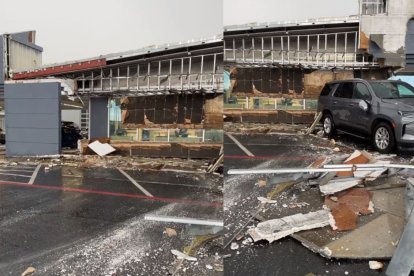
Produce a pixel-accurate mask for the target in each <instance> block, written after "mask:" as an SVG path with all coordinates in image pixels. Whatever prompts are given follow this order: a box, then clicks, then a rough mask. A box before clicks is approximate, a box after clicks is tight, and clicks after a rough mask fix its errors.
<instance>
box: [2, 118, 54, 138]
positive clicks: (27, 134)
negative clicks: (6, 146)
mask: <svg viewBox="0 0 414 276" xmlns="http://www.w3.org/2000/svg"><path fill="white" fill-rule="evenodd" d="M10 121H13V117H10V116H8V118H7V121H6V127H7V139H6V141H7V143H9V142H19V143H28V144H30V143H33V142H35V143H36V144H38V143H40V144H56V124H55V125H54V126H55V127H54V128H53V127H52V126H51V125H49V126H48V127H49V128H47V129H46V128H42V126H41V127H36V126H33V127H30V128H29V127H26V128H14V127H10V125H12V124H10V123H9V122H10ZM43 127H44V126H43Z"/></svg>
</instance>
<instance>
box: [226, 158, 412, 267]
mask: <svg viewBox="0 0 414 276" xmlns="http://www.w3.org/2000/svg"><path fill="white" fill-rule="evenodd" d="M394 157H395V156H392V155H380V154H375V155H372V154H370V153H368V152H366V151H358V150H356V151H354V152H353V153H352V154H348V155H343V156H338V155H334V156H329V157H324V158H320V159H318V160H316V161H315V162H314V163H313V164H312V165H310V166H309V167H306V168H283V169H274V170H273V169H263V170H262V169H254V170H229V172H228V174H230V175H231V174H257V175H258V176H260V178H258V179H260V180H259V182H256V184H255V185H256V186H258V184H257V183H262V182H264V183H265V182H266V180H262V179H263V175H266V174H272V175H279V174H285V175H290V176H291V180H292V181H290V182H289V181H288V182H284V183H280V184H276V187H275V188H274V190H280V189H278V188H280V187H279V186H283V187H284V189H283V191H284V192H283V193H285V194H289V196H286V195H285V196H283V197H282V196H281V195H280V193H279V192H278V193H276V194H273V193H272V192H270V193H268V195H267V197H260V196H259V197H258V200H259V202H260V206H269V207H262V208H261V211H260V215H258V214H255V216H253V215H252V220H251V221H253V219H256V220H259V221H260V222H259V223H258V224H256V225H255V226H248V224H246V226H248V230H247V231H246V234H248V235H249V236H250V237H251V238H252V239H253V241H254V242H257V241H260V240H266V241H268V242H270V243H272V242H274V241H276V240H279V239H282V238H284V237H286V236H291V237H293V238H294V239H297V240H298V241H300V242H301V243H302V244H303V245H304V246H306V247H307V248H309V249H311V250H312V251H314V252H317V253H319V254H321V255H322V256H324V257H327V258H331V257H334V258H347V259H367V260H371V262H370V263H369V266H370V268H371V269H379V270H380V269H382V268H383V264H382V263H379V262H377V261H373V259H374V260H375V259H379V258H390V257H392V256H393V255H394V252H396V248H397V245H398V244H399V243H398V240H399V239H400V237H401V234H402V231H403V229H404V225H405V223H406V213H408V212H410V211H411V209H412V206H411V208H406V207H405V206H404V198H405V199H406V200H407V202H414V201H413V200H411V201H410V199H411V198H414V197H412V196H411V197H410V195H408V194H406V193H407V191H409V190H410V189H409V188H411V186H410V185H409V184H407V182H408V183H409V180H410V178H408V176H409V174H408V173H407V170H411V169H414V166H412V165H405V164H397V163H392V162H391V161H393V160H396V158H394ZM404 169H405V170H404ZM404 171H405V173H404ZM298 175H299V176H298ZM407 175H408V176H407ZM286 178H288V177H285V179H286ZM407 178H408V179H407ZM285 184H289V185H285ZM405 185H408V186H407V190H406V189H404V187H405ZM300 187H305V188H300ZM289 191H290V192H289ZM300 191H302V192H304V194H305V195H304V194H302V195H301V194H300V193H301V192H300ZM287 192H289V193H287ZM404 194H406V195H405V196H404ZM400 198H401V199H402V200H398V199H400ZM304 199H308V202H306V200H304ZM377 205H378V206H377ZM270 206H275V208H274V207H270ZM374 206H375V209H374ZM296 208H301V210H300V211H299V212H298V209H296ZM406 209H407V210H406ZM268 210H274V211H272V212H267V211H268ZM265 212H266V213H265ZM269 213H270V214H269ZM275 213H277V214H278V215H275ZM406 229H407V227H406ZM406 231H407V230H406ZM411 234H412V233H411ZM242 236H243V235H242ZM243 245H245V244H243ZM238 246H239V245H238V243H237V239H236V241H234V242H232V243H231V249H233V250H235V248H238Z"/></svg>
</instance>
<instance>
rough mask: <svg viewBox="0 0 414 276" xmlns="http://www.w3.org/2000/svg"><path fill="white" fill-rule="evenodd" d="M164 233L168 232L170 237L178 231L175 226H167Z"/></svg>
mask: <svg viewBox="0 0 414 276" xmlns="http://www.w3.org/2000/svg"><path fill="white" fill-rule="evenodd" d="M163 233H164V234H166V235H167V236H168V237H174V236H177V231H175V229H173V228H165V231H164V232H163Z"/></svg>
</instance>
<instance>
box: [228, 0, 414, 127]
mask: <svg viewBox="0 0 414 276" xmlns="http://www.w3.org/2000/svg"><path fill="white" fill-rule="evenodd" d="M359 3H360V9H359V10H360V13H359V15H356V16H350V17H344V18H321V19H312V20H306V21H303V22H298V21H294V22H293V21H292V22H274V23H264V24H247V25H233V26H227V27H225V29H224V61H225V67H226V71H227V76H228V78H229V81H228V82H227V83H228V85H227V87H226V94H225V101H226V106H225V114H226V116H227V117H228V118H231V120H236V121H237V120H243V119H242V117H244V120H245V121H246V120H253V121H256V122H259V121H263V120H265V119H264V117H268V119H269V120H271V121H273V122H275V121H281V122H289V123H290V122H299V123H300V122H303V121H305V122H308V121H310V120H312V116H308V118H302V117H301V116H297V114H295V113H297V112H298V111H297V110H301V112H300V114H301V115H303V114H305V115H306V114H309V115H310V114H311V113H312V112H310V111H307V110H311V111H312V110H315V108H316V104H317V103H316V99H317V98H318V96H319V93H320V91H321V90H322V87H323V86H324V84H325V83H326V82H328V81H331V80H342V79H350V78H362V79H387V78H389V77H390V76H391V75H393V74H397V73H398V72H400V73H402V72H401V69H403V68H410V67H411V66H413V61H412V60H413V53H414V19H413V17H414V4H413V3H412V2H411V1H396V0H360V2H359ZM225 75H226V74H225ZM251 109H254V110H251ZM281 109H282V110H286V109H289V110H291V111H289V113H290V114H286V112H284V111H280V110H281ZM242 110H244V111H243V113H244V116H243V115H242ZM264 110H268V111H264ZM269 110H272V111H269ZM275 110H279V112H276V111H275ZM294 110H295V111H294ZM276 114H278V115H276ZM259 119H260V120H259Z"/></svg>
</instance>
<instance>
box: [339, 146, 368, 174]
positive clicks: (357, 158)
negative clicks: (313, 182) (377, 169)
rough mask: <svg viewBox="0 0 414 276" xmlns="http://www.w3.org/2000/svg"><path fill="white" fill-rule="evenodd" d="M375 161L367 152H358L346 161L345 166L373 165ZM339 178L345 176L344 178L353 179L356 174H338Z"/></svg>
mask: <svg viewBox="0 0 414 276" xmlns="http://www.w3.org/2000/svg"><path fill="white" fill-rule="evenodd" d="M373 162H374V159H373V157H372V155H371V154H369V153H368V152H366V151H362V152H361V151H359V150H356V151H354V152H353V153H352V154H351V155H350V156H349V157H348V159H346V160H345V162H344V164H348V165H350V164H351V165H356V164H367V163H373ZM336 175H337V176H343V177H353V176H354V172H352V171H351V172H349V171H348V172H338V173H337V174H336Z"/></svg>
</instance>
